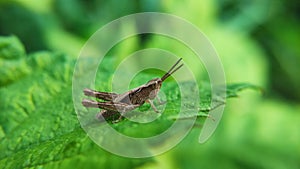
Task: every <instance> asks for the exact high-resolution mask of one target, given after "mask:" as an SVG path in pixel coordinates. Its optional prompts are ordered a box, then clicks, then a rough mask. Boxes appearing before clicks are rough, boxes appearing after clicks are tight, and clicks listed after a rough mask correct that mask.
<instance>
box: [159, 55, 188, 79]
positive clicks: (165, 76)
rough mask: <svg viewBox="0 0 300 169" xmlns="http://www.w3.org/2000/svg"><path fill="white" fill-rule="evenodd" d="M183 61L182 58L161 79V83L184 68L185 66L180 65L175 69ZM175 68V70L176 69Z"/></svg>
mask: <svg viewBox="0 0 300 169" xmlns="http://www.w3.org/2000/svg"><path fill="white" fill-rule="evenodd" d="M181 60H182V58H180V59H179V60H178V61H177V62H176V63H175V64H174V65H173V66H172V67H171V69H170V70H169V71H168V72H167V73H166V74H165V75H164V76H163V77H162V78H161V81H164V80H166V79H167V78H168V77H169V76H170V75H171V74H173V73H174V72H176V71H177V70H178V69H179V68H181V67H182V66H183V64H181V65H179V66H178V67H177V68H175V67H176V66H177V65H178V63H179V62H180V61H181ZM174 68H175V69H174ZM173 69H174V70H173Z"/></svg>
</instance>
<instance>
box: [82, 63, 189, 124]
mask: <svg viewBox="0 0 300 169" xmlns="http://www.w3.org/2000/svg"><path fill="white" fill-rule="evenodd" d="M181 60H182V58H180V59H179V60H178V61H177V62H176V63H175V64H174V65H173V66H172V67H171V68H170V70H169V71H168V72H167V73H166V74H164V75H163V76H162V77H161V78H154V79H152V80H149V81H148V82H147V83H146V84H144V85H141V86H139V87H137V88H134V89H132V90H129V91H127V92H125V93H123V94H117V93H111V92H100V91H96V90H91V89H84V90H83V92H84V95H86V96H92V97H95V98H98V99H101V100H104V101H105V102H98V101H92V100H88V99H83V101H82V105H83V106H85V107H87V108H88V107H94V108H101V109H102V110H101V111H100V112H99V113H98V114H97V115H96V118H97V119H98V120H100V121H102V120H103V118H104V119H108V118H113V117H116V116H118V117H119V118H118V119H117V120H114V121H113V123H116V122H119V121H120V120H121V118H122V116H123V114H125V113H126V112H129V111H132V110H134V109H136V108H138V107H140V106H141V105H143V104H144V103H146V102H147V103H149V104H150V105H151V107H152V109H153V110H154V111H155V112H157V113H159V111H158V110H157V108H156V107H155V105H154V104H153V102H152V100H154V99H155V98H156V97H157V94H158V91H159V90H160V88H161V85H162V83H163V82H164V81H165V80H166V79H167V78H168V77H169V76H171V75H172V74H173V73H174V72H176V71H177V70H178V69H179V68H181V67H182V66H183V64H181V65H179V66H178V67H176V66H177V65H178V64H179V62H180V61H181ZM175 67H176V68H175ZM157 99H158V102H159V103H160V104H163V102H161V101H160V99H159V98H158V97H157Z"/></svg>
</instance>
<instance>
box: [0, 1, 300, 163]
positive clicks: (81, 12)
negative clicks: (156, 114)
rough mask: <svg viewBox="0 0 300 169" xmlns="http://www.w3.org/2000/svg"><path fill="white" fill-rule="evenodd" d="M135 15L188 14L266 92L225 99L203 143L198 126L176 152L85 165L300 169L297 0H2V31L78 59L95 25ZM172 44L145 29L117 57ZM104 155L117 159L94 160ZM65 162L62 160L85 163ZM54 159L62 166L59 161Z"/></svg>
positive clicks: (226, 59) (30, 47)
mask: <svg viewBox="0 0 300 169" xmlns="http://www.w3.org/2000/svg"><path fill="white" fill-rule="evenodd" d="M137 12H165V13H170V14H174V15H177V16H179V17H182V18H184V19H186V20H188V21H190V22H191V23H193V24H194V25H196V26H197V27H198V28H199V29H200V30H202V31H203V33H204V34H206V35H207V37H208V38H209V39H210V40H211V42H212V43H213V45H214V46H215V48H216V50H217V52H218V54H219V56H220V59H221V61H222V63H223V66H224V69H225V73H226V80H227V82H228V83H233V82H249V83H252V84H256V85H259V86H261V87H263V88H264V90H265V93H264V95H263V96H262V95H259V94H258V93H257V92H253V91H244V92H242V93H241V96H240V97H239V98H238V99H232V100H228V101H227V106H226V109H225V112H224V115H223V118H222V120H221V122H220V125H219V127H218V128H217V130H216V132H215V133H214V135H213V136H212V137H211V138H210V139H209V141H208V142H206V143H205V144H202V145H201V144H198V142H197V140H198V135H199V130H198V129H194V130H193V131H192V132H191V133H190V134H189V135H188V137H187V138H185V139H184V140H183V141H182V142H181V143H180V144H179V145H178V146H176V147H175V148H174V149H172V150H171V151H169V152H167V153H164V154H162V155H159V156H157V157H153V158H152V159H151V160H149V161H148V160H145V159H129V158H122V157H114V155H112V154H110V153H101V154H100V153H99V154H97V152H96V151H95V152H93V153H92V154H91V156H94V157H91V158H90V160H91V165H89V166H91V167H99V168H104V167H105V168H116V166H122V164H123V163H124V165H123V167H126V165H128V163H129V162H130V164H131V167H132V166H134V167H136V168H165V169H168V168H300V104H299V103H300V89H299V87H300V76H299V74H298V73H299V70H300V69H299V65H300V48H299V46H300V3H299V1H296V0H285V1H284V0H252V1H246V0H240V1H236V0H213V1H210V0H202V1H197V0H188V1H175V0H164V1H155V0H140V1H117V0H111V1H104V0H89V1H85V0H43V1H40V0H9V1H5V0H0V35H1V36H4V35H15V36H16V37H18V38H19V39H20V40H21V42H22V43H23V44H24V46H25V50H26V53H35V52H37V51H55V52H61V53H64V54H66V55H67V56H68V57H69V58H70V59H76V57H77V55H78V53H79V51H80V49H81V47H82V46H83V45H84V43H85V41H86V40H87V39H88V38H89V37H90V36H91V35H92V34H93V33H94V32H95V31H96V30H97V29H99V28H100V27H101V26H103V25H105V24H107V23H109V22H110V21H112V20H114V19H117V18H119V17H122V16H125V15H128V14H133V13H137ZM167 42H168V40H160V39H156V38H149V37H147V36H141V37H138V39H135V40H132V41H130V43H129V42H128V43H129V44H127V45H126V46H123V47H122V45H121V47H119V48H118V49H117V50H116V51H114V53H113V55H116V56H119V57H124V56H126V55H127V54H130V53H131V52H133V51H136V50H138V49H141V48H145V47H153V46H155V47H158V48H159V47H164V48H169V49H170V51H171V52H172V49H173V47H170V46H168V44H166V43H167ZM174 50H176V49H174ZM177 50H179V49H177ZM183 54H184V53H183ZM83 137H84V136H83ZM74 146H76V145H74ZM97 151H101V150H97ZM98 159H99V160H101V159H102V160H110V161H111V164H106V166H101V165H99V166H98V165H97V162H96V161H97V160H98ZM112 159H114V160H112ZM67 160H68V159H66V161H65V162H61V163H62V164H63V165H62V166H69V167H70V166H71V165H76V164H77V165H78V166H82V165H83V164H89V161H85V162H82V161H80V160H77V161H76V162H70V163H68V161H67ZM116 163H118V164H120V165H116ZM54 166H55V167H58V168H59V167H61V166H60V164H59V162H58V164H56V165H54ZM40 167H42V165H41V166H40ZM74 167H76V166H74ZM49 168H51V166H50V167H49Z"/></svg>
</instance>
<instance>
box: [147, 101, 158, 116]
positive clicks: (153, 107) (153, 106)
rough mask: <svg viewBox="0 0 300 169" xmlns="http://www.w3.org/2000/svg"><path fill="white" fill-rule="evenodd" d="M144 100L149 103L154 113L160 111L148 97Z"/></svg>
mask: <svg viewBox="0 0 300 169" xmlns="http://www.w3.org/2000/svg"><path fill="white" fill-rule="evenodd" d="M146 102H148V103H150V105H151V107H152V109H153V110H154V111H155V112H156V113H160V112H159V111H158V110H157V108H156V107H155V105H154V104H153V102H152V100H150V99H148V100H146Z"/></svg>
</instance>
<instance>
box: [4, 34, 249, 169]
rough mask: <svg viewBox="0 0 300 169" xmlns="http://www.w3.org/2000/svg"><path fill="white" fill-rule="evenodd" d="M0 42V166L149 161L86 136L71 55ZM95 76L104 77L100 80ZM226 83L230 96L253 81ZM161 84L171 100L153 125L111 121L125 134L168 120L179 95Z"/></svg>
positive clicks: (131, 165) (116, 165)
mask: <svg viewBox="0 0 300 169" xmlns="http://www.w3.org/2000/svg"><path fill="white" fill-rule="evenodd" d="M5 43H6V44H7V45H0V59H2V60H1V62H0V63H1V65H5V66H3V67H2V66H1V67H0V72H1V73H2V72H3V75H2V76H1V77H0V84H1V85H0V95H1V98H0V110H1V113H0V152H1V154H0V168H28V167H44V168H73V167H74V166H75V165H76V167H78V168H124V166H126V167H129V168H134V167H137V166H141V165H144V164H145V163H150V162H152V161H153V159H152V158H147V159H124V158H121V157H118V156H114V155H113V156H112V155H111V154H110V153H109V152H106V151H104V150H102V149H101V148H99V147H98V146H97V145H96V144H95V143H93V142H92V141H91V140H90V139H89V138H88V137H87V135H86V133H85V132H84V131H83V130H82V129H81V126H80V124H79V122H78V119H77V117H76V114H75V110H74V106H73V102H72V90H71V88H72V87H71V86H72V80H71V79H72V72H73V68H74V64H75V60H72V59H69V58H70V57H68V56H66V55H63V54H59V53H51V52H38V53H34V54H30V55H25V53H24V51H23V50H22V49H23V47H22V45H20V43H19V42H18V40H17V39H16V38H15V37H1V38H0V44H5ZM12 49H16V50H12ZM17 49H18V50H17ZM1 51H4V52H1ZM16 51H18V52H16ZM12 60H13V61H12ZM106 62H110V63H113V62H114V60H113V59H111V58H108V59H106ZM104 65H106V66H104V67H103V69H105V70H107V71H106V72H107V73H106V74H104V75H103V74H101V75H97V77H99V78H98V79H97V82H96V83H101V84H103V85H101V86H100V87H99V88H101V90H104V89H105V88H106V89H107V87H108V86H109V84H108V81H107V78H111V76H112V73H113V71H112V69H111V68H112V67H113V66H111V65H114V64H104ZM158 74H159V73H158ZM83 75H84V73H83ZM153 76H157V74H153V73H151V72H150V73H149V72H148V73H147V72H146V73H145V72H144V73H141V76H137V77H136V79H137V82H136V83H137V84H143V83H145V82H146V81H148V80H149V79H151V78H153ZM101 79H106V81H105V83H106V84H104V83H103V81H102V80H101ZM133 85H136V84H134V83H133ZM183 85H185V86H188V85H190V83H189V82H186V83H185V84H183ZM227 87H228V89H227V94H228V95H227V96H228V97H231V96H235V95H236V94H237V92H238V91H240V90H242V89H246V88H253V87H254V86H253V85H250V84H232V85H227ZM162 90H163V91H164V92H165V93H166V99H167V100H171V102H170V104H169V103H168V104H167V105H166V109H165V112H164V113H163V115H162V116H161V117H160V118H159V119H157V120H156V121H155V123H157V124H159V125H156V127H153V124H140V125H139V124H137V123H135V122H131V121H129V120H124V121H122V122H120V123H118V124H112V126H113V127H114V128H116V129H117V130H118V131H120V132H122V133H124V134H126V135H130V136H138V137H148V136H150V135H155V134H157V133H160V132H162V130H163V129H165V128H167V127H169V126H170V125H171V124H172V123H173V121H172V120H170V119H169V117H170V116H171V115H175V114H176V110H178V107H180V105H179V103H178V102H177V100H180V98H181V95H180V93H179V90H178V86H177V84H176V83H174V81H172V80H169V81H167V82H166V84H164V87H163V88H162ZM200 91H202V92H203V93H206V94H204V95H203V96H201V97H203V100H204V101H205V102H201V103H200V105H202V106H206V107H207V108H210V106H211V104H210V95H209V92H207V91H209V90H208V89H204V88H200ZM188 92H190V94H193V89H191V88H190V91H188ZM189 106H190V105H186V107H183V109H187V108H188V107H189ZM138 111H141V112H140V113H137V114H134V113H133V115H134V116H141V117H143V116H147V112H148V113H149V111H151V109H149V105H143V107H141V108H140V109H138ZM199 111H200V110H199ZM200 112H201V111H200ZM204 112H205V111H204ZM144 131H147V132H144Z"/></svg>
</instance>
